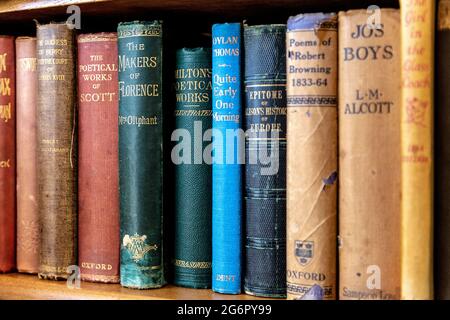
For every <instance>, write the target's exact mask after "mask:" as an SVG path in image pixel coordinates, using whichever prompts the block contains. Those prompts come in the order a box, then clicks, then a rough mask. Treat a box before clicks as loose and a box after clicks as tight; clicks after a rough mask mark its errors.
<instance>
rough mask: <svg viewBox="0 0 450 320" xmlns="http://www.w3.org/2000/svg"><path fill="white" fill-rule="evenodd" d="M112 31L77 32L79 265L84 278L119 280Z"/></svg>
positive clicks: (116, 106)
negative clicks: (78, 34) (81, 33)
mask: <svg viewBox="0 0 450 320" xmlns="http://www.w3.org/2000/svg"><path fill="white" fill-rule="evenodd" d="M117 59H118V54H117V35H116V34H115V33H97V34H85V35H80V36H79V37H78V101H79V111H78V112H79V114H78V116H79V127H78V137H79V145H78V148H79V149H78V150H79V158H78V160H79V161H78V190H79V191H78V206H79V207H78V214H79V216H78V219H79V221H78V222H79V234H78V245H79V252H78V254H79V265H80V268H81V279H82V280H85V281H98V282H119V250H120V236H119V235H120V230H119V194H118V188H119V186H118V184H119V182H118V166H119V163H118V127H119V126H118V117H119V115H118V111H119V109H118V107H119V105H118V78H117V77H118V73H117Z"/></svg>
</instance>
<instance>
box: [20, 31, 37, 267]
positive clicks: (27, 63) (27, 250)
mask: <svg viewBox="0 0 450 320" xmlns="http://www.w3.org/2000/svg"><path fill="white" fill-rule="evenodd" d="M16 81H17V89H16V100H17V101H16V102H17V114H16V116H17V123H18V124H19V125H18V126H17V127H16V136H17V269H18V270H19V272H26V273H37V272H38V270H39V212H38V206H37V179H36V172H37V167H36V161H37V160H36V104H37V64H36V38H31V37H20V38H17V39H16Z"/></svg>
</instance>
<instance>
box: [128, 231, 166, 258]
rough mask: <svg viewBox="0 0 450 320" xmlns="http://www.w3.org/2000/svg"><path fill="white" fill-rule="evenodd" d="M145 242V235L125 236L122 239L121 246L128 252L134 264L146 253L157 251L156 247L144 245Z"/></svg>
mask: <svg viewBox="0 0 450 320" xmlns="http://www.w3.org/2000/svg"><path fill="white" fill-rule="evenodd" d="M146 240H147V236H146V235H142V236H140V235H138V234H137V233H135V234H134V235H133V236H130V235H128V234H126V235H125V236H124V237H123V240H122V245H123V246H124V247H125V248H126V249H127V250H128V252H129V253H130V254H131V259H133V260H134V262H136V263H137V262H139V261H140V260H142V259H143V258H144V256H145V254H146V253H147V252H149V251H151V250H156V249H158V245H156V244H154V245H148V244H146V243H145V241H146Z"/></svg>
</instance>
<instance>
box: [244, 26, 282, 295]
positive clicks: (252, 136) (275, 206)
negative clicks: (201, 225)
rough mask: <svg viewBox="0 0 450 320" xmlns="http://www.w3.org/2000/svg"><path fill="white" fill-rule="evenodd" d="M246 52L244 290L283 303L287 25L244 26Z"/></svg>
mask: <svg viewBox="0 0 450 320" xmlns="http://www.w3.org/2000/svg"><path fill="white" fill-rule="evenodd" d="M244 50H245V71H244V84H245V98H246V105H245V120H246V128H245V129H246V133H247V135H246V141H245V206H246V234H245V249H246V252H245V259H246V261H245V279H244V290H245V292H246V293H247V294H251V295H256V296H263V297H274V298H285V297H286V25H260V26H245V27H244ZM263 154H264V155H266V156H267V157H268V160H270V162H269V163H267V161H266V160H267V159H264V158H263V156H262V155H263Z"/></svg>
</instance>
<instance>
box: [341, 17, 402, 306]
mask: <svg viewBox="0 0 450 320" xmlns="http://www.w3.org/2000/svg"><path fill="white" fill-rule="evenodd" d="M380 14H381V17H382V20H381V21H382V23H377V21H376V20H371V19H369V15H370V13H367V11H366V10H354V11H348V12H340V13H339V298H340V299H381V300H386V299H399V298H400V284H401V282H400V212H401V208H400V198H401V197H400V191H401V189H400V187H401V181H400V178H401V175H400V174H401V170H400V168H401V166H400V165H401V164H400V106H401V104H400V102H401V100H400V99H401V97H400V95H399V92H400V91H401V82H400V81H401V79H400V59H401V58H400V55H401V46H400V13H399V10H396V9H381V12H380Z"/></svg>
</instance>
